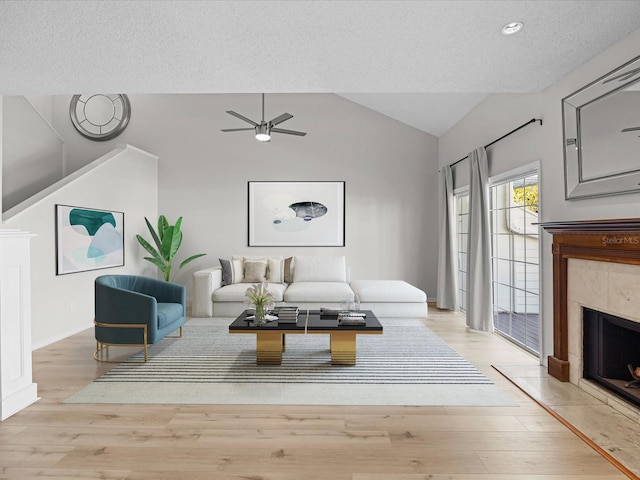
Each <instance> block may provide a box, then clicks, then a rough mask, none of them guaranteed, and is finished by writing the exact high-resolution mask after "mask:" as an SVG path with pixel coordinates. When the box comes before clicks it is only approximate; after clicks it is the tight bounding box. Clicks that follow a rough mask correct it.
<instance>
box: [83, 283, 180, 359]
mask: <svg viewBox="0 0 640 480" xmlns="http://www.w3.org/2000/svg"><path fill="white" fill-rule="evenodd" d="M185 320H186V289H185V287H184V286H182V285H178V284H175V283H170V282H165V281H163V280H157V279H155V278H149V277H142V276H138V275H102V276H100V277H98V278H96V279H95V320H94V324H95V337H96V352H95V354H94V356H93V357H94V358H95V359H96V360H98V361H108V360H106V359H105V355H106V357H108V348H109V346H125V345H126V346H140V347H143V348H144V361H145V362H146V361H147V347H148V345H149V344H153V343H156V342H158V341H159V340H162V339H163V338H164V337H165V336H167V334H169V333H171V332H174V331H175V330H178V329H179V330H180V332H179V335H178V336H179V337H182V326H183V325H184V323H185Z"/></svg>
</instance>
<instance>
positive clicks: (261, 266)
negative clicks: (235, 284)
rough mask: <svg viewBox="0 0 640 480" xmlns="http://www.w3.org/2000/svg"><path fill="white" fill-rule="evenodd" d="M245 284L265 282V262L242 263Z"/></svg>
mask: <svg viewBox="0 0 640 480" xmlns="http://www.w3.org/2000/svg"><path fill="white" fill-rule="evenodd" d="M242 281H243V282H245V283H261V282H266V281H267V262H260V261H246V262H244V278H243V279H242Z"/></svg>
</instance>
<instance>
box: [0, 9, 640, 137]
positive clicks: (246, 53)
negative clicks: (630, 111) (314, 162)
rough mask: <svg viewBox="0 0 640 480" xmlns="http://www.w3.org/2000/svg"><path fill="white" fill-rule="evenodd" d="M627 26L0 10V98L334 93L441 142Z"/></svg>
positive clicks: (468, 16) (541, 16) (600, 15)
mask: <svg viewBox="0 0 640 480" xmlns="http://www.w3.org/2000/svg"><path fill="white" fill-rule="evenodd" d="M513 20H520V21H522V22H524V24H525V28H524V29H523V31H522V32H521V33H519V34H517V35H514V36H511V37H505V36H503V35H500V33H499V31H500V28H501V27H502V26H503V25H504V24H506V23H508V22H510V21H513ZM638 28H640V1H639V0H633V1H616V0H608V1H593V0H586V1H568V0H567V1H526V0H522V1H321V0H319V1H215V2H214V1H187V0H184V1H135V0H129V1H28V0H25V1H7V0H5V1H0V65H1V74H0V94H5V95H19V94H70V93H80V92H84V93H89V92H105V93H116V92H119V93H130V94H133V93H227V92H228V93H231V92H332V93H338V94H344V96H345V97H346V98H349V99H351V100H352V101H355V102H358V103H362V104H363V105H365V106H369V107H370V108H372V109H374V110H377V111H380V112H382V113H385V114H387V115H389V116H392V117H394V118H397V119H399V120H401V121H404V122H405V123H408V124H410V125H413V126H415V127H416V128H419V129H422V130H425V131H427V132H429V133H432V134H435V135H440V134H442V133H444V131H446V130H447V129H448V128H449V127H450V126H451V125H452V124H453V123H455V121H457V120H458V119H459V118H460V117H461V116H463V115H464V114H466V113H467V112H468V111H469V110H470V109H471V108H473V106H474V105H476V104H477V103H478V102H479V101H481V100H482V98H484V96H486V95H487V94H489V93H503V92H536V91H540V90H542V89H544V88H546V87H547V86H549V85H551V84H553V83H554V82H556V81H557V80H559V79H560V78H561V77H563V76H564V75H566V74H567V73H569V72H570V71H572V70H573V69H575V68H576V67H578V66H579V65H581V64H582V63H584V62H585V61H587V60H589V59H591V58H593V57H594V56H595V55H597V54H598V53H600V52H602V51H603V50H605V49H606V48H608V47H609V46H611V45H613V44H614V43H615V42H617V41H618V40H620V39H621V38H623V37H624V36H626V35H628V34H629V33H631V32H632V31H634V30H636V29H638Z"/></svg>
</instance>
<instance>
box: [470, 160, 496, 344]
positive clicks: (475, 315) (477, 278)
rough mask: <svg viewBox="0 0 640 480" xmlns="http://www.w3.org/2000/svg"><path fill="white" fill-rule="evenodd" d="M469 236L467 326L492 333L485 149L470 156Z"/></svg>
mask: <svg viewBox="0 0 640 480" xmlns="http://www.w3.org/2000/svg"><path fill="white" fill-rule="evenodd" d="M469 164H470V165H469V169H470V170H469V177H470V178H469V235H468V240H469V243H468V247H467V252H468V253H467V312H466V313H467V325H468V326H469V327H471V328H473V329H475V330H482V331H485V332H489V331H493V306H492V298H491V297H492V294H491V227H490V222H489V165H488V162H487V152H485V149H484V147H482V148H477V149H475V150H474V151H473V152H471V153H470V154H469Z"/></svg>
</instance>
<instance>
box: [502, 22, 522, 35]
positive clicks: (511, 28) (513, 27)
mask: <svg viewBox="0 0 640 480" xmlns="http://www.w3.org/2000/svg"><path fill="white" fill-rule="evenodd" d="M522 27H524V23H522V22H511V23H507V24H506V25H505V26H504V27H502V30H501V31H500V32H501V33H502V34H503V35H513V34H514V33H518V32H519V31H520V30H522Z"/></svg>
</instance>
